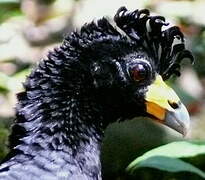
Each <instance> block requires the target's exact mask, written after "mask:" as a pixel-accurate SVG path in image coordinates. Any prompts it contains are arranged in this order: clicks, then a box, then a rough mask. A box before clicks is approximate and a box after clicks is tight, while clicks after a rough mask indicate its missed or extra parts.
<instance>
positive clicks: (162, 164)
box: [130, 156, 205, 178]
mask: <svg viewBox="0 0 205 180" xmlns="http://www.w3.org/2000/svg"><path fill="white" fill-rule="evenodd" d="M143 167H148V168H156V169H159V170H163V171H169V172H190V173H194V174H198V175H199V176H201V177H202V178H205V173H204V172H203V171H201V170H200V169H198V168H196V167H195V166H193V165H191V164H189V163H187V162H184V161H182V160H181V159H175V158H170V157H165V156H154V157H150V158H147V159H146V160H144V161H141V162H139V163H138V164H136V165H135V166H134V167H132V169H130V172H131V173H133V172H135V170H136V169H138V168H143Z"/></svg>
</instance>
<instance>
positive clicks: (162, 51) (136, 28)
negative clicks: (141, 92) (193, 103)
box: [64, 7, 194, 80]
mask: <svg viewBox="0 0 205 180" xmlns="http://www.w3.org/2000/svg"><path fill="white" fill-rule="evenodd" d="M114 21H115V23H116V25H117V26H118V27H119V28H120V29H121V30H122V31H124V32H125V34H126V36H125V35H124V34H122V33H121V32H119V31H118V30H117V29H116V28H114V27H113V26H112V25H111V24H110V23H109V21H108V20H107V19H106V18H102V19H100V20H98V21H97V22H96V23H94V22H92V23H90V24H85V25H84V26H83V27H82V28H81V30H80V32H79V33H77V32H74V33H73V34H72V35H71V36H68V37H67V38H66V40H65V41H64V45H65V44H67V45H69V46H72V47H76V48H77V49H78V50H80V49H81V48H82V49H83V48H85V47H90V46H91V45H93V44H97V43H100V42H105V41H107V42H109V41H111V42H114V41H120V40H122V41H123V40H127V38H128V37H129V39H130V40H131V42H132V43H134V44H135V45H137V46H136V47H138V48H141V49H142V50H143V51H145V52H146V53H147V54H148V55H149V56H150V57H151V58H152V60H153V61H154V63H155V67H156V71H157V72H158V73H159V74H160V75H161V76H162V77H163V79H164V80H166V79H168V78H169V77H170V76H171V75H173V74H175V75H178V76H179V75H180V71H179V70H180V63H181V61H182V60H183V59H185V58H188V59H190V60H191V62H193V61H194V58H193V56H192V54H191V52H190V51H188V50H187V49H186V48H185V45H184V36H183V34H182V32H181V31H180V29H179V27H177V26H172V27H169V28H167V29H165V30H162V27H163V26H167V25H168V23H166V22H165V18H164V17H163V16H151V15H150V12H149V10H147V9H142V10H135V11H132V12H129V11H128V10H127V9H126V8H125V7H121V8H119V10H118V11H117V13H116V15H115V16H114ZM175 40H177V42H178V43H176V42H175ZM67 41H68V42H67ZM66 42H67V43H66ZM124 42H125V41H124ZM70 50H72V48H70ZM74 51H76V49H75V50H74Z"/></svg>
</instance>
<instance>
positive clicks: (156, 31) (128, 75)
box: [0, 7, 193, 180]
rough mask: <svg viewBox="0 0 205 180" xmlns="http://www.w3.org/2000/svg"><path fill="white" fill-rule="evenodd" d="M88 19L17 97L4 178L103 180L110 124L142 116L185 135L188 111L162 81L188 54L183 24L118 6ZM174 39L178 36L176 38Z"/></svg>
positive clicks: (0, 169)
mask: <svg viewBox="0 0 205 180" xmlns="http://www.w3.org/2000/svg"><path fill="white" fill-rule="evenodd" d="M114 21H115V23H116V25H117V27H115V28H114V27H113V26H112V25H111V24H110V23H109V21H108V20H107V19H106V18H102V19H100V20H98V21H97V22H92V23H90V24H85V25H84V26H83V27H82V28H81V29H80V31H79V32H73V33H72V34H71V35H68V36H67V37H65V39H64V41H63V43H62V45H61V46H59V47H58V48H56V49H54V50H53V51H52V52H50V53H49V54H48V56H47V58H46V59H44V60H42V61H41V62H40V63H39V65H38V66H37V67H36V68H35V69H34V70H33V71H32V72H31V74H30V75H29V77H28V78H27V80H26V82H25V83H24V88H25V91H24V92H21V93H19V94H18V95H17V97H18V103H17V105H16V122H15V124H14V125H13V128H12V134H11V135H10V149H11V150H10V152H9V154H8V155H7V157H6V158H5V160H4V162H3V163H2V165H1V166H0V179H2V180H20V179H21V180H35V179H39V180H65V179H68V180H100V179H101V178H102V177H101V163H100V150H101V141H102V138H103V132H104V129H105V128H106V127H107V126H108V124H109V123H112V122H114V121H123V120H125V119H132V118H134V117H137V116H147V117H151V118H152V119H155V120H157V121H159V122H161V123H163V124H165V125H167V126H169V127H171V128H173V129H175V130H176V131H178V132H180V133H182V134H185V133H186V131H187V128H188V126H189V115H188V112H187V110H186V108H185V106H184V105H183V104H182V103H181V102H180V99H179V98H178V96H177V95H176V94H175V92H174V91H173V90H172V89H171V88H170V87H168V86H167V85H166V84H165V83H164V81H163V80H166V79H168V78H169V77H170V76H171V75H173V74H176V75H179V68H180V63H181V61H182V60H183V59H184V58H188V59H191V61H193V56H192V54H191V53H190V51H188V50H186V49H185V45H184V37H183V34H182V33H181V31H180V30H179V28H178V27H176V26H173V27H170V28H167V29H165V30H162V26H167V25H168V23H166V22H165V18H164V17H162V16H151V15H150V12H149V11H148V10H146V9H143V10H136V11H133V12H129V11H127V9H126V8H125V7H121V8H120V9H119V10H118V12H117V13H116V15H115V17H114ZM176 40H177V41H176Z"/></svg>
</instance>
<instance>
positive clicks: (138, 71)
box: [129, 64, 148, 82]
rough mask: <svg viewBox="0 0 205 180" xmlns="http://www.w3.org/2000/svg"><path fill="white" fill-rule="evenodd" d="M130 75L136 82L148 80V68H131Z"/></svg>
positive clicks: (136, 66)
mask: <svg viewBox="0 0 205 180" xmlns="http://www.w3.org/2000/svg"><path fill="white" fill-rule="evenodd" d="M129 73H130V76H131V78H132V79H133V80H134V81H136V82H139V81H142V80H144V79H146V78H147V75H148V68H147V67H146V66H145V65H143V64H135V65H134V66H132V67H130V69H129Z"/></svg>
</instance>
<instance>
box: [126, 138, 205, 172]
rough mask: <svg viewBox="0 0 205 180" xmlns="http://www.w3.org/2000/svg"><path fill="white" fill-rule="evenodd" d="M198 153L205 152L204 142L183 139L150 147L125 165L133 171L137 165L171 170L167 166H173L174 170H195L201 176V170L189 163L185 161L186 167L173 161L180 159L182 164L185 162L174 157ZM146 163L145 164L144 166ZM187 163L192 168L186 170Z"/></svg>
mask: <svg viewBox="0 0 205 180" xmlns="http://www.w3.org/2000/svg"><path fill="white" fill-rule="evenodd" d="M200 154H205V143H196V142H195V143H194V142H185V141H179V142H173V143H169V144H166V145H163V146H160V147H157V148H155V149H152V150H150V151H148V152H146V153H145V154H143V155H142V156H140V157H138V158H136V159H135V160H134V161H133V162H132V163H130V165H129V166H128V167H127V171H129V172H134V171H135V169H137V168H139V167H143V166H144V167H153V168H157V169H161V170H166V171H171V168H170V167H169V166H175V171H174V172H177V171H176V170H178V171H189V172H195V173H197V172H198V173H197V174H200V176H202V174H203V172H202V171H201V170H200V169H197V168H196V167H194V166H192V165H191V164H188V163H186V167H185V166H179V165H180V164H179V165H178V164H174V163H173V162H174V161H176V160H177V161H180V163H181V165H183V164H184V163H185V162H184V161H182V160H180V159H176V158H188V157H194V156H197V155H200ZM156 157H161V159H159V158H157V159H156ZM162 158H166V159H167V162H165V161H164V159H162ZM173 159H174V160H173ZM160 160H162V161H160ZM169 160H170V161H169ZM164 163H165V164H164ZM169 163H170V164H169ZM143 164H144V165H143ZM146 164H147V166H145V165H146ZM187 164H188V165H189V168H191V167H192V170H188V168H187V167H188V165H187ZM151 165H152V166H151ZM199 171H200V173H199Z"/></svg>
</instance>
